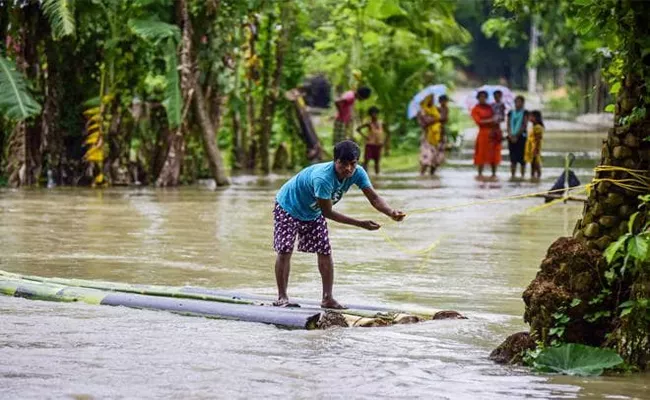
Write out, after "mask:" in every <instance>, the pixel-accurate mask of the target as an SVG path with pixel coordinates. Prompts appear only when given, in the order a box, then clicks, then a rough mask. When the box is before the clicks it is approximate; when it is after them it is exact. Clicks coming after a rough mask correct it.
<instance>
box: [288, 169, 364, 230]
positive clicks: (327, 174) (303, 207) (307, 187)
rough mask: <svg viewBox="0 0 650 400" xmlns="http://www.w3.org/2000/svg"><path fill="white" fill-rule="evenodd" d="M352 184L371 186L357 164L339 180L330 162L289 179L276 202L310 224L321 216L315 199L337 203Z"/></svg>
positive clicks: (360, 186) (304, 170) (293, 215)
mask: <svg viewBox="0 0 650 400" xmlns="http://www.w3.org/2000/svg"><path fill="white" fill-rule="evenodd" d="M352 185H357V186H358V187H359V189H365V188H367V187H371V186H372V184H371V183H370V178H368V174H367V173H366V171H365V170H364V169H363V168H362V167H360V166H359V165H357V168H356V170H355V171H354V173H353V174H352V176H351V177H349V178H346V179H343V180H342V181H339V179H338V178H337V177H336V171H335V170H334V162H333V161H330V162H326V163H321V164H314V165H312V166H310V167H307V168H305V169H303V170H302V171H300V172H298V174H297V175H296V176H294V177H293V178H291V179H289V180H288V181H287V182H286V183H285V184H284V185H283V186H282V188H280V191H279V192H278V194H277V195H276V196H275V200H276V201H277V202H278V204H280V207H282V209H284V210H285V211H286V212H288V213H289V214H290V215H291V216H292V217H294V218H297V219H299V220H302V221H313V220H315V219H316V218H318V217H319V216H320V215H321V213H322V212H321V209H320V207H318V202H317V199H331V200H332V203H333V204H336V203H338V202H339V200H341V197H343V194H344V193H345V192H347V191H348V189H350V186H352Z"/></svg>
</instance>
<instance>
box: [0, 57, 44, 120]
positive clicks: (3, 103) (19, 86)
mask: <svg viewBox="0 0 650 400" xmlns="http://www.w3.org/2000/svg"><path fill="white" fill-rule="evenodd" d="M40 113H41V105H40V104H39V103H38V102H37V101H36V100H34V98H33V97H32V95H31V93H30V92H29V88H28V82H27V80H26V79H25V78H24V77H23V75H22V74H21V73H20V72H18V71H17V70H16V65H15V64H14V63H13V62H12V61H11V60H8V59H7V58H4V57H3V56H1V55H0V114H1V115H2V116H4V117H5V118H7V119H9V120H11V121H14V122H19V121H23V120H25V119H27V118H29V117H33V116H36V115H39V114H40Z"/></svg>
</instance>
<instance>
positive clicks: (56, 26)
mask: <svg viewBox="0 0 650 400" xmlns="http://www.w3.org/2000/svg"><path fill="white" fill-rule="evenodd" d="M73 7H74V1H73V0H43V14H45V16H46V17H47V18H48V19H49V20H50V26H51V27H52V34H53V35H54V37H55V38H60V37H63V36H68V35H72V34H73V33H74V31H75V20H74V9H73Z"/></svg>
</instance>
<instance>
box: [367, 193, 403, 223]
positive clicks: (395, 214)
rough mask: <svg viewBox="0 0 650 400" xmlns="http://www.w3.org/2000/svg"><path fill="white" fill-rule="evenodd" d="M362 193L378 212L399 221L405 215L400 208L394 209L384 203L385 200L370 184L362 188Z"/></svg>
mask: <svg viewBox="0 0 650 400" xmlns="http://www.w3.org/2000/svg"><path fill="white" fill-rule="evenodd" d="M362 191H363V194H365V195H366V198H367V199H368V201H369V202H370V204H372V206H373V207H374V208H375V209H376V210H377V211H379V212H380V213H383V214H386V215H387V216H389V217H390V218H392V219H393V220H395V221H401V220H403V219H404V217H406V214H404V213H403V212H401V211H400V210H395V209H393V208H392V207H390V206H389V205H388V203H386V200H384V199H383V197H381V196H380V195H379V194H378V193H377V192H375V189H373V188H372V186H370V187H367V188H365V189H362Z"/></svg>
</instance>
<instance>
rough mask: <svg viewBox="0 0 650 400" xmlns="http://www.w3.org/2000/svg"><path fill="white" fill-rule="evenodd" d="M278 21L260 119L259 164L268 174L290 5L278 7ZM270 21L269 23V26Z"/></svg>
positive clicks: (288, 25) (288, 29)
mask: <svg viewBox="0 0 650 400" xmlns="http://www.w3.org/2000/svg"><path fill="white" fill-rule="evenodd" d="M280 7H281V12H280V21H281V23H282V25H281V26H282V28H281V30H280V32H279V33H278V36H277V39H276V45H275V69H274V71H273V77H272V80H271V84H270V86H269V87H268V88H267V91H266V95H265V97H264V100H263V103H262V115H261V118H260V135H259V137H260V162H261V167H262V171H263V172H264V173H265V174H268V173H269V172H270V171H271V165H270V156H269V151H270V149H269V146H270V141H271V131H272V130H273V119H274V116H275V106H276V104H277V101H278V92H279V90H280V82H281V80H282V69H283V67H284V55H285V52H286V50H287V47H288V46H287V45H288V42H289V33H290V32H291V29H290V28H291V26H290V24H291V17H290V14H291V8H292V6H291V4H289V3H287V2H283V3H281V5H280ZM271 22H272V21H269V25H271Z"/></svg>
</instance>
